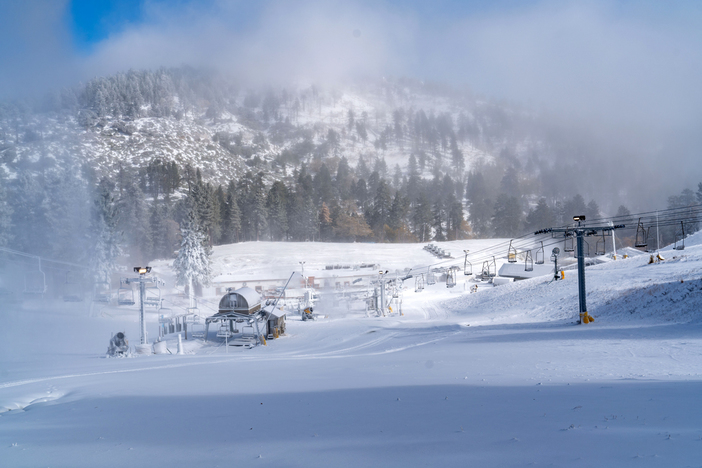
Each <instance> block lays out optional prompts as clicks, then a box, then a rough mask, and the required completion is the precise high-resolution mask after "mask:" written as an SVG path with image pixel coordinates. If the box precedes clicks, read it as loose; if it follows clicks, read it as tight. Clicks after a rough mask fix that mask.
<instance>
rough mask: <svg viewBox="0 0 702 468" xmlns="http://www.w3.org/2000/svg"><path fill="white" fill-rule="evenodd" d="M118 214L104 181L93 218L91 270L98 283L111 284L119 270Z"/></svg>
mask: <svg viewBox="0 0 702 468" xmlns="http://www.w3.org/2000/svg"><path fill="white" fill-rule="evenodd" d="M117 213H118V212H117V203H116V202H115V199H114V196H113V195H112V191H111V189H110V184H109V182H107V180H106V179H103V180H101V181H100V184H99V185H98V187H97V193H96V196H95V199H94V201H93V208H92V216H91V234H92V256H91V260H92V261H91V265H92V268H91V270H92V273H93V279H94V280H95V282H96V283H107V284H109V283H110V279H111V277H112V273H113V272H114V271H116V270H117V257H119V256H120V255H121V254H122V247H121V237H122V236H121V233H120V232H119V231H118V230H117V221H118V214H117Z"/></svg>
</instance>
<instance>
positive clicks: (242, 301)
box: [219, 287, 261, 314]
mask: <svg viewBox="0 0 702 468" xmlns="http://www.w3.org/2000/svg"><path fill="white" fill-rule="evenodd" d="M260 309H261V295H260V294H259V293H257V292H256V291H254V290H253V289H251V288H248V287H243V288H239V289H237V290H236V291H229V292H228V293H227V294H225V295H224V296H223V297H222V299H221V300H220V301H219V313H220V314H226V313H230V312H234V313H238V314H253V313H254V312H257V311H259V310H260Z"/></svg>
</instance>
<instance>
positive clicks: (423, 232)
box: [412, 192, 432, 242]
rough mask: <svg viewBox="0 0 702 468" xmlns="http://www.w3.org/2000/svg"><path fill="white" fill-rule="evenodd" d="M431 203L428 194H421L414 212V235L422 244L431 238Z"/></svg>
mask: <svg viewBox="0 0 702 468" xmlns="http://www.w3.org/2000/svg"><path fill="white" fill-rule="evenodd" d="M431 221H432V215H431V202H430V201H429V197H427V194H426V192H422V193H420V195H419V197H418V199H417V203H416V204H415V205H414V211H413V212H412V224H413V225H414V235H415V236H417V238H418V239H419V240H420V241H421V242H426V241H428V240H429V239H430V238H431Z"/></svg>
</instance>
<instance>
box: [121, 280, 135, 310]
mask: <svg viewBox="0 0 702 468" xmlns="http://www.w3.org/2000/svg"><path fill="white" fill-rule="evenodd" d="M134 304H135V300H134V288H132V285H131V284H129V283H127V279H126V278H120V280H119V289H118V290H117V305H134Z"/></svg>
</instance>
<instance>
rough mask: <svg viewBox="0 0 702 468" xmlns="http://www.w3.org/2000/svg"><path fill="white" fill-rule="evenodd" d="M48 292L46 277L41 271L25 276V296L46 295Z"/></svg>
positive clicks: (27, 273) (31, 272) (30, 272)
mask: <svg viewBox="0 0 702 468" xmlns="http://www.w3.org/2000/svg"><path fill="white" fill-rule="evenodd" d="M45 292H46V275H45V274H44V272H43V271H41V269H39V271H28V272H26V273H25V274H24V294H44V293H45Z"/></svg>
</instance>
